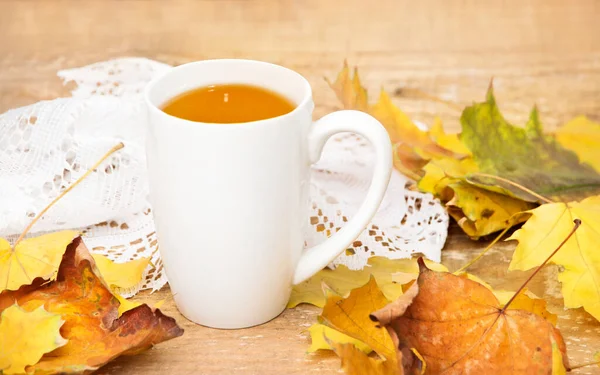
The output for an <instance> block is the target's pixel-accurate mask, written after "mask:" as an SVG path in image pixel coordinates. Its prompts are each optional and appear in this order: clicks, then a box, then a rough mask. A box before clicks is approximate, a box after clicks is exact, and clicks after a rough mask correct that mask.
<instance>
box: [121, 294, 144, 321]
mask: <svg viewBox="0 0 600 375" xmlns="http://www.w3.org/2000/svg"><path fill="white" fill-rule="evenodd" d="M114 296H115V297H116V298H117V300H119V316H121V315H123V313H124V312H125V311H129V310H133V309H135V308H136V307H138V306H141V305H142V303H141V302H138V301H132V300H130V299H127V298H125V297H123V296H122V295H120V294H118V293H115V294H114Z"/></svg>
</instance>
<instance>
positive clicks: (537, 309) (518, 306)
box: [492, 289, 558, 326]
mask: <svg viewBox="0 0 600 375" xmlns="http://www.w3.org/2000/svg"><path fill="white" fill-rule="evenodd" d="M492 292H493V293H494V295H495V296H496V298H498V302H499V303H500V306H502V307H504V305H506V303H507V302H508V301H509V300H510V299H511V298H513V297H514V294H515V292H511V291H507V290H492ZM547 306H548V303H547V302H546V300H544V299H543V298H538V297H536V296H534V295H531V293H529V291H528V290H527V289H523V290H522V291H521V292H519V294H517V296H516V297H514V299H513V300H512V302H511V304H510V306H509V307H508V309H509V310H510V309H512V310H525V311H529V312H532V313H534V314H536V315H538V316H540V317H542V318H544V319H545V320H547V321H549V322H550V323H552V325H554V326H556V321H557V319H558V317H557V316H556V315H555V314H552V313H551V312H550V311H548V309H547Z"/></svg>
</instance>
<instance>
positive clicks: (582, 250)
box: [509, 196, 600, 320]
mask: <svg viewBox="0 0 600 375" xmlns="http://www.w3.org/2000/svg"><path fill="white" fill-rule="evenodd" d="M529 212H530V213H531V218H530V219H529V220H527V222H526V223H525V224H524V225H523V227H522V228H521V229H519V230H518V231H516V232H515V233H514V234H513V235H512V237H510V238H509V240H517V241H519V244H518V245H517V248H516V249H515V253H514V255H513V258H512V261H511V263H510V266H509V269H510V270H528V269H531V268H534V267H537V266H539V265H540V264H542V263H543V262H544V260H545V259H546V258H547V257H548V256H549V255H550V253H552V251H553V250H554V249H556V248H557V247H558V245H559V244H560V243H561V242H562V241H563V240H564V238H566V237H567V235H568V234H569V233H570V232H571V230H572V229H573V220H574V219H580V220H581V222H582V224H581V226H580V228H579V229H578V230H577V232H575V234H574V235H573V236H572V238H570V239H569V240H568V241H567V242H566V243H565V245H564V246H563V247H562V249H561V250H560V251H559V252H558V253H557V254H556V255H554V257H553V258H552V259H551V263H554V264H557V265H560V266H561V267H560V271H559V274H558V279H559V281H560V282H561V283H562V293H563V297H564V303H565V307H569V308H577V307H582V306H583V308H584V309H585V310H586V311H587V312H588V313H590V314H591V315H593V316H594V317H595V318H596V319H599V320H600V251H598V244H599V243H600V221H599V220H598V218H600V196H592V197H589V198H586V199H584V200H583V201H581V202H570V203H549V204H544V205H542V206H540V207H538V208H536V209H534V210H531V211H529Z"/></svg>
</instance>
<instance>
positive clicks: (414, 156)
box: [327, 62, 459, 179]
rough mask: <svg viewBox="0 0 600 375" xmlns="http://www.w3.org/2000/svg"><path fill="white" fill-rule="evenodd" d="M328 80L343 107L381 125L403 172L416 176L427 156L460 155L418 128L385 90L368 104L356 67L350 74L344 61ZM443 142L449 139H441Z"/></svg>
mask: <svg viewBox="0 0 600 375" xmlns="http://www.w3.org/2000/svg"><path fill="white" fill-rule="evenodd" d="M327 83H328V84H329V86H330V87H331V88H332V89H333V91H334V92H335V93H336V95H337V97H338V99H340V101H341V102H342V105H343V107H344V109H355V110H359V111H363V112H367V113H369V114H370V115H371V116H373V117H375V118H376V119H377V120H379V121H380V122H381V123H382V124H383V126H384V127H385V128H386V130H387V131H388V134H389V136H390V140H391V141H392V144H393V145H394V166H395V167H396V168H397V169H398V170H399V171H401V172H402V173H404V174H405V175H407V176H409V177H412V178H414V179H419V177H420V170H421V168H422V167H423V166H425V164H427V162H428V160H429V159H432V158H442V157H459V155H456V154H455V153H454V152H452V151H450V150H447V149H445V148H444V147H442V146H441V145H439V144H437V143H436V142H435V141H434V140H433V139H432V138H431V136H430V135H429V134H428V132H425V131H422V130H420V129H419V128H418V127H417V125H415V123H414V122H413V121H411V119H410V118H409V117H408V116H407V115H406V114H405V113H404V112H402V110H400V108H398V107H397V106H395V105H394V104H393V103H392V101H391V99H390V97H389V95H388V94H387V93H386V92H385V91H383V90H382V91H381V93H380V95H379V99H378V101H377V102H376V103H375V104H374V105H369V103H368V95H367V91H366V90H365V88H364V87H363V86H362V85H361V83H360V78H359V76H358V71H357V70H356V69H355V70H354V75H353V77H351V75H350V69H349V68H348V64H347V62H344V67H343V69H342V71H341V72H340V73H339V74H338V76H337V79H336V81H335V82H333V83H332V82H330V81H329V80H327ZM437 130H439V129H437ZM438 135H441V134H440V133H439V131H438ZM450 138H451V137H450ZM443 141H448V139H446V138H444V139H443ZM449 142H450V143H452V146H453V147H455V146H457V145H456V144H455V143H454V142H451V141H449Z"/></svg>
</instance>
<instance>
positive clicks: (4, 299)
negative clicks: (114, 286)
mask: <svg viewBox="0 0 600 375" xmlns="http://www.w3.org/2000/svg"><path fill="white" fill-rule="evenodd" d="M38 280H41V279H38ZM14 303H17V304H18V305H19V306H21V307H22V308H23V309H24V310H26V311H32V310H35V309H37V308H39V307H40V306H44V308H45V309H46V310H47V311H49V312H51V313H54V314H60V316H61V317H62V319H63V320H64V321H65V323H64V325H63V326H62V327H61V330H60V332H61V334H62V336H63V337H64V338H65V339H67V340H68V342H67V344H66V345H64V346H62V347H60V348H58V349H56V350H54V351H53V352H52V355H51V356H49V355H48V356H43V357H42V359H41V360H40V361H39V362H38V363H37V364H35V365H32V366H30V367H29V368H28V371H30V372H33V373H36V374H58V373H88V372H91V371H93V370H96V369H98V368H99V367H100V366H102V365H104V364H105V363H107V362H108V361H110V360H112V359H114V358H116V357H118V356H120V355H130V354H136V353H138V352H140V351H142V350H145V349H147V348H149V347H151V346H152V345H154V344H157V343H159V342H162V341H165V340H168V339H171V338H174V337H177V336H180V335H181V334H182V333H183V330H182V329H181V328H179V327H178V326H177V324H176V323H175V320H174V319H172V318H169V317H166V316H165V315H163V314H162V313H161V312H160V311H159V310H152V309H150V308H149V307H148V306H147V305H142V306H139V307H136V308H134V309H133V310H129V311H127V312H125V313H124V314H123V315H122V316H121V317H120V318H118V308H119V301H118V300H117V299H116V298H115V297H114V296H113V294H112V293H111V291H110V289H109V288H108V287H107V285H106V284H105V283H104V282H103V280H102V279H101V277H100V276H99V272H98V270H97V268H96V266H95V263H94V261H93V258H92V257H91V256H90V254H89V252H88V250H87V248H86V247H85V245H84V244H83V242H82V240H81V238H80V237H78V238H77V239H75V240H74V241H73V242H72V243H71V244H70V245H69V246H68V247H67V250H66V252H65V254H64V256H63V259H62V262H61V264H60V268H59V270H58V275H57V277H56V280H55V281H53V282H50V283H47V284H44V285H41V283H37V284H36V283H34V284H33V285H31V286H23V287H21V288H20V289H19V290H17V291H4V292H3V293H1V294H0V311H2V310H4V309H6V308H7V307H8V306H11V305H13V304H14Z"/></svg>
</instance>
